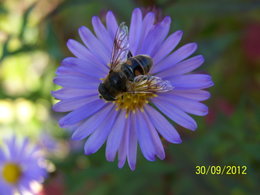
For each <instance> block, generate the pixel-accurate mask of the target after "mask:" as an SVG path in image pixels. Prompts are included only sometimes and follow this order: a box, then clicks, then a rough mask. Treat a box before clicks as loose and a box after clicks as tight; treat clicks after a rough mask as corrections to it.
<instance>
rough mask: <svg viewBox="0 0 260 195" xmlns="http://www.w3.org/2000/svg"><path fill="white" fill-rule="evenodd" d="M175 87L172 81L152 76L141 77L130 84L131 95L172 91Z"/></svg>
mask: <svg viewBox="0 0 260 195" xmlns="http://www.w3.org/2000/svg"><path fill="white" fill-rule="evenodd" d="M172 89H173V86H172V85H171V83H170V81H168V80H162V79H161V78H160V77H156V76H150V75H139V76H137V77H135V79H134V81H133V82H131V83H130V84H129V89H128V92H129V93H153V92H158V93H160V92H167V91H171V90H172Z"/></svg>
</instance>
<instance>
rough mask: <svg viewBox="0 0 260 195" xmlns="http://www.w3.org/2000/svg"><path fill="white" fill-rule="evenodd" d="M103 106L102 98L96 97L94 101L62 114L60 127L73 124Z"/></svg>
mask: <svg viewBox="0 0 260 195" xmlns="http://www.w3.org/2000/svg"><path fill="white" fill-rule="evenodd" d="M104 106H105V103H104V101H103V100H99V99H97V100H96V101H93V102H90V103H88V104H86V105H84V106H82V107H80V108H78V109H76V110H74V111H72V112H70V113H69V114H67V115H66V116H64V117H63V118H61V119H60V120H59V124H60V126H61V127H64V126H66V125H73V124H75V123H77V122H79V121H81V120H83V119H86V118H88V117H89V116H91V115H92V114H95V113H96V112H97V111H99V110H100V109H101V108H103V107H104Z"/></svg>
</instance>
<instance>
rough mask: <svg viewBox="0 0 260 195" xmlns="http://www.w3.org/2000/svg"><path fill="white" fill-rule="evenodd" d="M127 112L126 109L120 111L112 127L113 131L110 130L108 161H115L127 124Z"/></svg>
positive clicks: (107, 146) (107, 149) (107, 147)
mask: <svg viewBox="0 0 260 195" xmlns="http://www.w3.org/2000/svg"><path fill="white" fill-rule="evenodd" d="M125 115H126V112H125V111H124V110H122V111H119V115H118V117H117V119H116V121H115V123H114V125H113V127H112V131H111V132H110V134H109V136H108V138H107V145H106V159H107V161H114V159H115V156H116V152H117V150H118V147H119V145H120V143H121V140H122V137H123V134H124V129H125V126H126V119H125Z"/></svg>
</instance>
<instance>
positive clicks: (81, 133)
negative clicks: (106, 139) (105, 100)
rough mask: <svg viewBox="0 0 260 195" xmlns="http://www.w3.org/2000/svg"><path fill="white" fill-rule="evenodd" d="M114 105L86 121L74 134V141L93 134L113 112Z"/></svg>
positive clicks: (109, 105) (106, 107) (108, 106)
mask: <svg viewBox="0 0 260 195" xmlns="http://www.w3.org/2000/svg"><path fill="white" fill-rule="evenodd" d="M114 108H115V106H114V105H111V104H108V105H106V106H105V107H104V108H102V109H101V110H100V111H99V112H97V113H95V114H94V115H92V116H90V117H89V118H88V119H87V120H86V121H84V122H83V123H82V124H81V125H80V126H79V127H78V128H77V129H76V130H75V131H74V133H73V134H72V139H73V140H82V139H84V138H86V137H87V136H89V135H90V134H92V133H93V132H94V131H95V130H96V129H97V128H98V126H99V125H100V124H101V123H102V121H104V120H105V119H106V118H107V115H108V114H109V113H110V112H111V111H113V109H114Z"/></svg>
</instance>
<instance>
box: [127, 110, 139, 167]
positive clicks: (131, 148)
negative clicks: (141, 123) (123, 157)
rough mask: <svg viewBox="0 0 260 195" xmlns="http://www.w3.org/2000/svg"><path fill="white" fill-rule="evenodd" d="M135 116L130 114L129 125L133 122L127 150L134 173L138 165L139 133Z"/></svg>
mask: <svg viewBox="0 0 260 195" xmlns="http://www.w3.org/2000/svg"><path fill="white" fill-rule="evenodd" d="M132 115H135V114H131V113H130V114H129V120H130V119H131V121H129V123H130V122H131V124H133V125H131V126H130V124H129V141H128V146H127V147H128V150H127V160H128V165H129V167H130V169H131V170H132V171H133V170H135V164H136V152H137V131H138V127H137V126H136V125H134V124H135V122H136V121H135V118H134V116H132Z"/></svg>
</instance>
